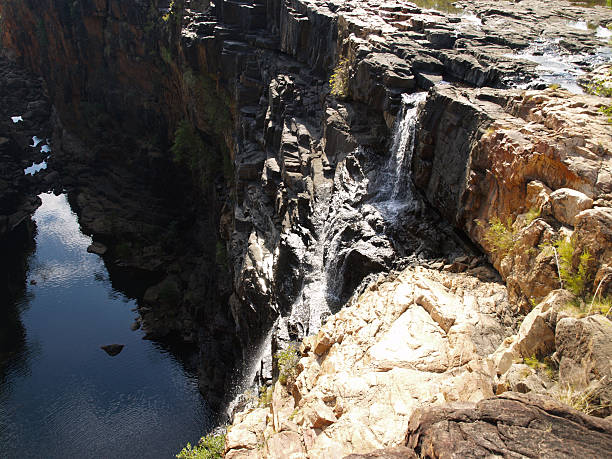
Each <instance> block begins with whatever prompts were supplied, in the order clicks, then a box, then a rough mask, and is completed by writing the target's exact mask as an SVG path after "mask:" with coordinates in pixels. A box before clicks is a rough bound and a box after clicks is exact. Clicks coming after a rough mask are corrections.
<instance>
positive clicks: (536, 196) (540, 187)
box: [527, 180, 552, 210]
mask: <svg viewBox="0 0 612 459" xmlns="http://www.w3.org/2000/svg"><path fill="white" fill-rule="evenodd" d="M551 193H552V190H551V189H550V188H548V187H547V186H546V185H545V184H544V183H542V182H540V181H539V180H532V181H530V182H529V183H528V184H527V202H528V204H529V208H530V209H538V210H542V208H543V207H544V206H545V205H546V204H547V203H548V202H549V200H550V195H551Z"/></svg>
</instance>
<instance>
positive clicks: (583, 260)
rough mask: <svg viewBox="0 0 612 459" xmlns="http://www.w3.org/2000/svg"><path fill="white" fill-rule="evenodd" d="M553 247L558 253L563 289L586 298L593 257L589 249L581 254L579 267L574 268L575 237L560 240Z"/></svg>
mask: <svg viewBox="0 0 612 459" xmlns="http://www.w3.org/2000/svg"><path fill="white" fill-rule="evenodd" d="M553 245H554V247H555V248H556V249H557V253H558V263H559V266H558V268H559V275H560V277H561V281H562V284H563V288H565V289H566V290H569V291H570V292H572V293H573V294H574V295H577V296H584V294H585V293H586V287H587V284H588V282H589V280H590V275H589V263H590V261H591V260H592V259H593V257H592V256H591V254H590V253H589V251H588V249H584V251H583V252H582V253H581V254H580V260H579V262H578V267H576V268H574V263H573V260H574V252H575V250H576V248H575V245H576V239H575V237H572V238H569V239H567V238H563V239H559V240H558V241H556V242H555V243H554V244H553Z"/></svg>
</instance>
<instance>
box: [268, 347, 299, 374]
mask: <svg viewBox="0 0 612 459" xmlns="http://www.w3.org/2000/svg"><path fill="white" fill-rule="evenodd" d="M274 358H275V359H276V362H277V364H278V372H279V374H278V380H279V382H280V383H281V384H287V382H289V381H291V380H292V379H293V378H295V376H296V374H297V364H298V362H299V361H300V355H299V352H298V350H297V348H296V347H295V345H293V344H291V345H289V346H288V347H287V348H286V349H285V350H283V351H278V352H277V353H276V355H275V356H274Z"/></svg>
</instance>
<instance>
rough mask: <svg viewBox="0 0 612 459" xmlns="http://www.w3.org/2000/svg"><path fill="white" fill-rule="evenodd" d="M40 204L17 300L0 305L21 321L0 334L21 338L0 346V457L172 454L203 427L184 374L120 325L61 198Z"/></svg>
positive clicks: (129, 314)
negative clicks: (114, 351)
mask: <svg viewBox="0 0 612 459" xmlns="http://www.w3.org/2000/svg"><path fill="white" fill-rule="evenodd" d="M40 198H41V199H42V205H41V206H40V207H39V209H38V210H37V211H36V212H35V214H34V216H33V219H34V221H35V222H36V226H37V235H36V249H35V252H34V253H33V255H31V256H30V259H29V262H28V263H29V267H28V277H27V279H28V285H27V290H26V293H25V295H24V296H23V297H22V298H21V299H20V300H18V301H17V302H16V303H15V304H9V305H2V306H1V307H3V308H15V309H16V310H17V314H16V315H17V317H20V319H18V323H17V324H10V323H9V324H2V325H0V333H2V334H4V336H5V337H6V336H8V337H11V336H20V335H23V336H22V339H15V340H5V339H0V457H2V458H43V457H44V458H46V459H52V458H67V457H74V458H77V457H78V458H112V459H116V458H134V457H146V458H171V457H174V455H175V454H176V453H177V452H178V451H180V449H181V448H182V447H183V446H184V445H185V444H186V443H187V442H191V443H194V442H197V440H198V439H199V438H200V436H202V434H204V433H206V431H208V430H210V429H211V428H212V427H214V425H213V422H214V420H213V419H214V417H213V414H212V412H211V411H210V409H209V408H208V407H207V405H206V403H205V402H204V401H203V399H202V397H201V395H200V393H199V391H198V385H197V377H196V374H195V370H194V369H192V368H190V367H191V365H189V364H188V363H187V361H188V358H187V356H186V355H180V354H179V353H177V352H176V351H175V349H173V352H170V351H169V350H168V348H167V347H166V346H164V345H162V344H159V343H155V342H152V341H146V340H143V339H142V336H143V332H142V331H140V330H138V331H132V330H131V329H130V325H131V324H132V323H133V322H134V319H135V316H136V314H135V313H134V312H133V311H132V309H133V308H134V307H135V306H136V302H135V301H134V300H131V299H129V298H126V297H125V296H124V295H123V294H121V293H120V292H117V291H115V290H114V289H113V288H112V285H111V282H110V280H109V276H108V273H107V271H106V268H105V266H104V263H103V262H102V260H101V259H100V258H99V257H98V256H97V255H94V254H91V253H87V247H88V246H89V244H90V243H91V238H89V237H87V236H85V235H84V234H82V233H81V231H80V229H79V226H78V222H77V217H76V215H75V214H74V213H73V212H72V211H71V209H70V206H69V204H68V200H67V198H66V196H65V195H59V196H55V195H53V194H50V193H46V194H41V195H40ZM11 326H12V327H13V328H16V329H17V328H18V329H19V330H8V329H6V328H7V327H11ZM111 343H121V344H125V348H124V349H123V351H122V352H121V353H120V354H119V355H117V356H115V357H110V356H109V355H107V354H106V353H105V352H104V351H103V350H102V349H100V346H101V345H106V344H111Z"/></svg>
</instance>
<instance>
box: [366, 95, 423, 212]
mask: <svg viewBox="0 0 612 459" xmlns="http://www.w3.org/2000/svg"><path fill="white" fill-rule="evenodd" d="M426 98H427V93H426V92H416V93H413V94H402V108H401V109H400V112H399V114H398V116H397V119H396V120H395V125H394V128H393V141H392V143H391V151H390V155H389V161H388V162H387V164H386V165H385V168H384V169H383V172H382V174H381V175H380V183H379V188H378V190H379V191H378V193H377V195H376V201H377V203H378V204H380V207H381V208H382V210H383V211H387V213H388V214H389V216H391V217H394V216H395V215H397V213H398V211H399V210H400V209H405V208H406V207H408V206H413V205H415V204H416V202H415V198H414V194H413V190H412V183H411V182H410V180H409V177H410V163H411V162H412V153H413V151H414V141H415V134H416V123H417V119H418V113H419V108H420V106H421V104H422V102H424V101H425V99H426Z"/></svg>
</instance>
